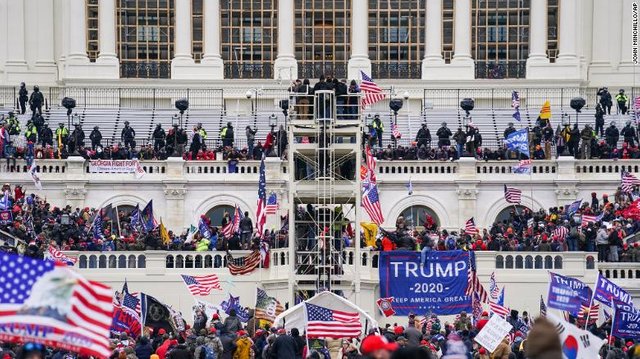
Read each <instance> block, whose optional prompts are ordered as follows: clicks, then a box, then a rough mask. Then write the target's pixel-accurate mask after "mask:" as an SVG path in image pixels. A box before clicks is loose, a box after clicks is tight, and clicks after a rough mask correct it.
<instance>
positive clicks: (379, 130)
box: [371, 113, 384, 148]
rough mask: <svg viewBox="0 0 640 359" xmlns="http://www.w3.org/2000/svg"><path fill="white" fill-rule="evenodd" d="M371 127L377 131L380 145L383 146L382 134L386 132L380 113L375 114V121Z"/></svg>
mask: <svg viewBox="0 0 640 359" xmlns="http://www.w3.org/2000/svg"><path fill="white" fill-rule="evenodd" d="M371 128H372V129H373V131H375V133H376V135H375V137H376V138H377V139H378V147H380V148H382V134H383V133H384V124H383V123H382V120H380V114H377V113H376V114H375V116H373V121H371Z"/></svg>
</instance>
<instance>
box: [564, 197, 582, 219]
mask: <svg viewBox="0 0 640 359" xmlns="http://www.w3.org/2000/svg"><path fill="white" fill-rule="evenodd" d="M581 204H582V199H579V200H577V201H575V202H573V203H571V204H570V205H569V208H568V209H567V211H568V212H569V215H572V214H574V213H576V212H578V210H579V209H580V205H581Z"/></svg>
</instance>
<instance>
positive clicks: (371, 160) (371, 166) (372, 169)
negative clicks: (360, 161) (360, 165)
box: [365, 146, 377, 184]
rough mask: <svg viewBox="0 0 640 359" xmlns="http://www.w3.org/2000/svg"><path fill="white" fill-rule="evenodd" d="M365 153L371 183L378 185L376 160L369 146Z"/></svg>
mask: <svg viewBox="0 0 640 359" xmlns="http://www.w3.org/2000/svg"><path fill="white" fill-rule="evenodd" d="M365 153H366V156H367V169H368V170H369V172H368V175H369V182H370V183H373V184H376V183H377V179H376V158H375V157H373V155H372V154H371V147H369V146H367V148H366V149H365Z"/></svg>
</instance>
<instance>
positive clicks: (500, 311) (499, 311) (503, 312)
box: [489, 301, 511, 318]
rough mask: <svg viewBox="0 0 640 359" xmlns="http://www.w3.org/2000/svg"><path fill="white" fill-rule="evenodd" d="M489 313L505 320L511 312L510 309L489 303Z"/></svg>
mask: <svg viewBox="0 0 640 359" xmlns="http://www.w3.org/2000/svg"><path fill="white" fill-rule="evenodd" d="M489 311H491V313H493V314H496V315H498V316H500V317H502V318H505V317H506V316H507V315H509V313H510V312H511V309H509V308H506V307H504V306H502V305H500V304H498V303H494V302H492V301H489Z"/></svg>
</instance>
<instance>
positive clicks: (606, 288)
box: [593, 274, 633, 305]
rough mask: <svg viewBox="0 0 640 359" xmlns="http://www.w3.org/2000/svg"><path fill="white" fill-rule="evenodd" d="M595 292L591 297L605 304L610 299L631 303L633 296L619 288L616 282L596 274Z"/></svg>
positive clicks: (609, 302)
mask: <svg viewBox="0 0 640 359" xmlns="http://www.w3.org/2000/svg"><path fill="white" fill-rule="evenodd" d="M594 290H595V293H594V294H593V299H595V300H597V301H600V302H602V303H604V304H606V305H610V304H611V301H612V300H614V299H615V300H617V301H620V302H622V303H626V304H629V305H633V298H632V297H631V295H630V294H629V293H628V292H627V291H626V290H624V289H622V288H620V287H619V286H618V285H617V284H615V283H613V282H612V281H610V280H609V279H607V278H605V277H604V276H602V274H599V275H598V279H597V280H596V287H595V289H594Z"/></svg>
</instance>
